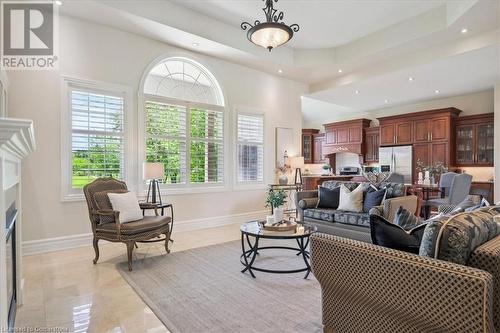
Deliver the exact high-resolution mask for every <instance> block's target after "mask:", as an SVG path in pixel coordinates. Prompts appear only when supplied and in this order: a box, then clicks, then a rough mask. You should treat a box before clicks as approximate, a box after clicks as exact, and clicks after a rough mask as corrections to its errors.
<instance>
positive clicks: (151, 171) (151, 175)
mask: <svg viewBox="0 0 500 333" xmlns="http://www.w3.org/2000/svg"><path fill="white" fill-rule="evenodd" d="M142 174H143V177H142V178H143V179H145V180H149V187H148V196H147V198H146V202H151V203H154V204H155V203H157V202H159V203H160V205H161V204H162V202H161V193H160V186H159V184H158V180H159V179H163V177H164V176H165V169H164V166H163V163H157V162H144V163H143V165H142ZM150 194H151V201H149V195H150ZM157 197H158V199H159V200H158V201H156V199H157Z"/></svg>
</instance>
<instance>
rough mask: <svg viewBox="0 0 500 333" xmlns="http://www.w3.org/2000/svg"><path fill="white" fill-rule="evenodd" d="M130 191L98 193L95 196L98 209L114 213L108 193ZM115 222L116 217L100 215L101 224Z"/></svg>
mask: <svg viewBox="0 0 500 333" xmlns="http://www.w3.org/2000/svg"><path fill="white" fill-rule="evenodd" d="M127 192H128V190H118V189H117V190H106V191H101V192H96V193H95V194H94V201H95V203H96V205H97V209H99V210H102V211H112V210H113V206H112V205H111V201H109V197H108V193H127ZM112 222H115V217H114V215H100V216H99V223H100V224H102V223H112Z"/></svg>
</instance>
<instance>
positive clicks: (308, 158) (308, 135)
mask: <svg viewBox="0 0 500 333" xmlns="http://www.w3.org/2000/svg"><path fill="white" fill-rule="evenodd" d="M318 133H319V130H317V129H302V144H301V146H302V156H304V163H305V164H311V163H314V160H315V157H314V135H315V134H318Z"/></svg>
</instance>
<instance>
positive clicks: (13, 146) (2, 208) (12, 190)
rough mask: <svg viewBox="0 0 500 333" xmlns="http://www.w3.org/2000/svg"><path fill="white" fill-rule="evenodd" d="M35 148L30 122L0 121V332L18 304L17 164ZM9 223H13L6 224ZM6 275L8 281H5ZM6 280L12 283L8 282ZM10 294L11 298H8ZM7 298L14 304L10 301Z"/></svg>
mask: <svg viewBox="0 0 500 333" xmlns="http://www.w3.org/2000/svg"><path fill="white" fill-rule="evenodd" d="M35 146H36V145H35V136H34V130H33V121H31V120H26V119H14V118H0V330H1V331H2V332H3V331H5V330H6V329H7V328H8V327H9V325H10V326H11V327H12V324H13V319H14V318H15V310H16V307H17V306H19V305H21V304H22V285H23V283H22V253H21V251H22V248H21V243H22V238H21V234H22V230H21V229H22V204H21V183H22V181H21V161H22V159H23V158H25V157H26V156H27V155H29V154H30V153H31V152H32V151H34V150H35ZM12 212H13V213H12ZM12 216H14V219H12ZM9 221H14V222H12V223H8V222H9ZM7 224H8V225H7ZM9 226H10V228H9ZM7 236H8V239H9V242H8V243H7ZM12 248H13V249H14V250H12ZM7 265H8V266H7ZM7 268H9V269H7ZM12 272H14V273H12ZM7 274H9V277H10V280H8V279H7ZM7 280H8V281H15V282H14V283H10V282H9V283H8V282H7ZM10 290H14V291H15V293H11V292H10ZM11 295H15V296H14V297H10V296H11ZM9 298H10V299H14V301H12V302H10V299H9ZM11 305H12V306H11ZM9 309H11V311H10V314H11V316H9Z"/></svg>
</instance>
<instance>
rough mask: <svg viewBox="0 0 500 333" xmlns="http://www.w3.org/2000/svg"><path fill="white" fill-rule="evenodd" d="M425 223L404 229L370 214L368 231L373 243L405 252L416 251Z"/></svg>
mask: <svg viewBox="0 0 500 333" xmlns="http://www.w3.org/2000/svg"><path fill="white" fill-rule="evenodd" d="M424 230H425V224H421V225H419V226H416V227H415V228H413V229H411V230H409V231H406V230H404V229H403V228H402V227H400V226H398V225H396V224H393V223H391V222H389V221H387V220H386V219H384V218H383V217H382V216H378V215H370V232H371V236H372V242H373V244H375V245H380V246H384V247H388V248H391V249H395V250H401V251H405V252H411V253H418V250H419V247H420V242H421V241H422V237H423V235H424Z"/></svg>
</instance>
